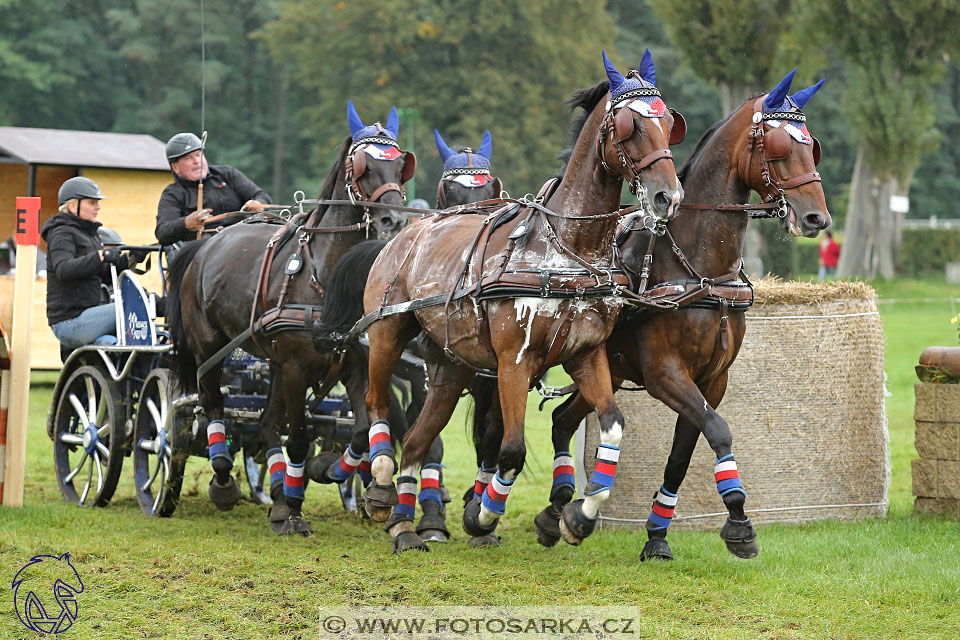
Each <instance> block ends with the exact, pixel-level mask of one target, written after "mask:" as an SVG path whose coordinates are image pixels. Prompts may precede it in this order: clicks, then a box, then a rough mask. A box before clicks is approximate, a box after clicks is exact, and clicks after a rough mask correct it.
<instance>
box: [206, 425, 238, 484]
mask: <svg viewBox="0 0 960 640" xmlns="http://www.w3.org/2000/svg"><path fill="white" fill-rule="evenodd" d="M207 451H208V452H209V455H210V464H211V465H212V466H213V469H214V471H216V472H217V475H220V474H221V473H229V472H230V470H231V469H233V458H232V457H231V456H230V452H229V450H228V449H227V428H226V426H225V425H224V424H223V422H222V421H220V420H214V421H213V422H211V423H210V424H208V425H207Z"/></svg>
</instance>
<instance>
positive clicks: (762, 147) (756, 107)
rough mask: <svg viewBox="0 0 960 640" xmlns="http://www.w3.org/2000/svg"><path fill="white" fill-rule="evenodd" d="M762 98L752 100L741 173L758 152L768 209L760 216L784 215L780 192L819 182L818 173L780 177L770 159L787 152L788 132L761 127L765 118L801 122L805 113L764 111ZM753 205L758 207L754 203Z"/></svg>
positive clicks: (816, 152)
mask: <svg viewBox="0 0 960 640" xmlns="http://www.w3.org/2000/svg"><path fill="white" fill-rule="evenodd" d="M763 100H764V96H761V97H759V98H757V100H756V101H755V102H754V103H753V124H752V125H751V127H750V134H749V136H748V138H747V166H746V171H742V172H741V174H742V175H744V176H749V175H750V173H749V172H750V170H751V167H752V166H753V154H754V153H758V154H759V155H760V175H761V176H762V178H763V182H764V186H765V187H766V188H767V193H761V194H760V195H761V196H762V197H763V201H764V203H765V206H764V207H763V208H764V209H769V210H770V211H771V212H770V213H768V215H766V216H763V217H771V218H772V217H774V216H776V217H778V218H784V217H786V215H787V212H788V211H789V205H788V204H787V198H786V195H785V194H784V192H785V191H786V190H788V189H796V188H797V187H800V186H803V185H805V184H808V183H810V182H821V179H820V173H819V172H817V171H810V172H809V173H804V174H801V175H799V176H794V177H792V178H787V179H786V180H783V179H782V178H781V177H780V175H779V173H778V172H777V168H776V166H774V165H773V163H772V162H773V161H774V160H783V159H784V158H786V157H787V156H789V155H790V148H791V142H790V140H791V138H790V134H789V133H787V131H786V130H784V129H783V128H782V127H775V128H771V129H770V130H769V131H765V130H764V128H763V123H764V122H765V121H767V120H781V121H783V120H789V121H792V122H796V123H800V124H803V123H804V122H806V120H807V116H805V115H804V114H803V112H802V111H800V110H799V109H798V110H795V111H793V110H791V111H773V112H770V113H764V111H763ZM819 163H820V141H819V140H817V139H816V138H813V164H814V166H816V165H817V164H819ZM758 191H759V190H758ZM684 206H687V205H684ZM754 208H758V207H756V206H754ZM755 217H761V216H755Z"/></svg>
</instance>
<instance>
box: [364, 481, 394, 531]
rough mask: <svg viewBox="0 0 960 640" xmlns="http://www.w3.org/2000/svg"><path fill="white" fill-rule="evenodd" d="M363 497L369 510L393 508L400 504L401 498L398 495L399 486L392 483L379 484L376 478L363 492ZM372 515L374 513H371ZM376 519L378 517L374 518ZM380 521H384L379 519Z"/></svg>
mask: <svg viewBox="0 0 960 640" xmlns="http://www.w3.org/2000/svg"><path fill="white" fill-rule="evenodd" d="M363 499H364V501H365V502H366V504H367V510H368V511H369V510H370V508H371V507H373V508H374V509H378V508H380V509H392V508H393V507H395V506H397V505H398V504H400V498H399V497H398V496H397V488H396V487H395V486H393V483H390V484H377V482H376V480H374V481H371V482H370V484H369V486H367V488H366V489H365V490H364V492H363ZM370 515H371V517H372V516H373V514H372V513H371V514H370ZM374 520H376V518H374ZM378 522H383V521H382V520H378Z"/></svg>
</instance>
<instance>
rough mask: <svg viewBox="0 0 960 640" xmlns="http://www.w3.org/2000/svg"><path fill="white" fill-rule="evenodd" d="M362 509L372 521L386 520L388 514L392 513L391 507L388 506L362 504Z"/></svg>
mask: <svg viewBox="0 0 960 640" xmlns="http://www.w3.org/2000/svg"><path fill="white" fill-rule="evenodd" d="M363 510H364V511H366V512H367V517H369V518H370V519H371V520H373V521H374V522H386V521H387V518H389V517H390V514H391V513H393V509H391V508H390V507H375V506H373V505H370V504H366V505H364V507H363Z"/></svg>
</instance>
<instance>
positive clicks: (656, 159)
mask: <svg viewBox="0 0 960 640" xmlns="http://www.w3.org/2000/svg"><path fill="white" fill-rule="evenodd" d="M603 64H604V67H605V68H606V71H607V78H608V79H609V80H610V97H609V99H608V101H607V103H606V113H605V115H604V120H603V125H602V128H601V134H600V138H599V141H598V143H597V144H598V155H599V156H600V159H601V161H602V163H603V165H604V167H605V168H606V169H607V171H608V172H610V173H611V174H614V175H616V176H617V177H620V178H622V179H624V180H626V181H627V184H628V185H629V187H630V191H631V192H632V193H633V194H634V195H635V196H637V198H639V199H640V202H641V203H642V204H644V205H645V208H647V209H648V210H649V211H650V213H652V214H653V215H655V216H656V217H658V218H660V219H662V220H670V219H672V218H673V216H674V215H675V214H676V212H677V208H678V205H679V204H680V201H681V200H682V199H683V189H682V188H681V186H680V181H679V180H678V179H677V174H676V168H675V167H674V165H673V155H672V154H671V152H670V145H671V144H678V143H680V142H682V141H683V138H684V136H685V135H686V130H687V125H686V122H685V121H684V119H683V116H682V115H680V113H679V112H677V111H674V110H673V109H668V108H667V105H666V104H664V102H663V99H662V98H661V97H660V91H659V90H658V89H657V87H656V70H655V69H654V65H653V56H652V55H651V53H650V50H649V49H647V50H646V52H645V53H644V54H643V58H642V59H641V61H640V65H639V67H638V68H637V69H636V70H634V71H630V72H629V73H627V75H626V76H624V75H623V74H621V73H620V72H619V71H618V70H617V68H616V67H615V66H614V65H613V63H612V62H610V60H609V59H608V58H607V54H606V52H605V51H604V52H603ZM660 160H669V162H660Z"/></svg>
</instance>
